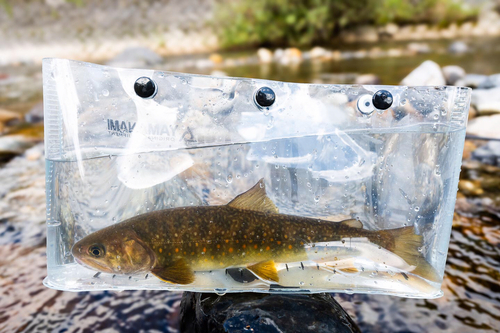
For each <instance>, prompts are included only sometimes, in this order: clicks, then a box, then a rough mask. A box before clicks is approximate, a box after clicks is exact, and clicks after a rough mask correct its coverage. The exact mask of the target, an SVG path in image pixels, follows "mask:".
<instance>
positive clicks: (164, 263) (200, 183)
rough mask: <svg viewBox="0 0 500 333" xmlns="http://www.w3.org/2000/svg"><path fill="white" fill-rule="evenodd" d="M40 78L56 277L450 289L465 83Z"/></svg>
mask: <svg viewBox="0 0 500 333" xmlns="http://www.w3.org/2000/svg"><path fill="white" fill-rule="evenodd" d="M43 78H44V107H45V146H46V152H45V154H46V160H47V164H46V172H47V175H46V182H47V229H48V236H47V242H48V247H47V260H48V276H47V278H46V279H45V281H44V283H45V285H46V286H48V287H51V288H56V289H61V290H71V291H81V290H98V289H171V290H195V291H215V292H219V293H224V292H242V291H256V292H300V293H309V292H311V293H312V292H325V291H331V292H348V293H373V294H390V295H397V296H406V297H425V298H432V297H439V296H440V295H441V291H440V285H441V282H442V277H443V273H444V266H445V261H446V254H447V249H448V243H449V237H450V230H451V225H452V217H453V208H454V203H455V195H456V190H457V183H458V176H459V172H460V164H461V154H462V149H463V142H464V138H465V127H466V122H467V112H468V108H469V101H470V89H468V88H462V87H445V86H442V87H402V86H372V85H370V86H361V85H317V84H297V83H285V82H276V81H266V80H254V79H240V78H220V77H209V76H201V75H189V74H181V73H170V72H162V71H154V70H136V69H118V68H111V67H105V66H100V65H94V64H88V63H83V62H77V61H70V60H63V59H45V60H44V63H43ZM141 96H142V97H141ZM97 272H101V273H102V274H99V273H97ZM96 273H97V274H96Z"/></svg>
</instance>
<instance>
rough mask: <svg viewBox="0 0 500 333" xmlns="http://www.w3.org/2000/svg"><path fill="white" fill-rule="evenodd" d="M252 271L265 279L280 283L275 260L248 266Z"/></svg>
mask: <svg viewBox="0 0 500 333" xmlns="http://www.w3.org/2000/svg"><path fill="white" fill-rule="evenodd" d="M247 268H248V269H249V270H250V271H252V273H254V274H255V275H257V276H258V277H260V278H262V279H264V280H271V281H274V282H276V283H279V282H280V281H279V280H280V279H279V277H278V271H277V270H276V265H275V263H274V260H269V261H262V262H259V263H256V264H254V265H251V266H248V267H247Z"/></svg>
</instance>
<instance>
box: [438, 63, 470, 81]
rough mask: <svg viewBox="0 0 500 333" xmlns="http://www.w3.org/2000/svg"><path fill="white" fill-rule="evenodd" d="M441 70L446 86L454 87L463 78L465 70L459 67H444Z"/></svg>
mask: <svg viewBox="0 0 500 333" xmlns="http://www.w3.org/2000/svg"><path fill="white" fill-rule="evenodd" d="M442 70H443V75H444V78H445V80H446V84H450V85H454V84H455V82H457V81H458V80H461V79H463V78H464V77H465V70H464V69H463V68H462V67H460V66H444V67H443V69H442Z"/></svg>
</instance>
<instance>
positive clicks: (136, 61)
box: [106, 47, 163, 68]
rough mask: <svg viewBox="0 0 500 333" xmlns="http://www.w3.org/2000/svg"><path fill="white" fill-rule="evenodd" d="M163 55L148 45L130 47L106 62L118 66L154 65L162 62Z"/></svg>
mask: <svg viewBox="0 0 500 333" xmlns="http://www.w3.org/2000/svg"><path fill="white" fill-rule="evenodd" d="M162 61H163V59H162V57H161V56H159V55H158V54H157V53H156V52H154V51H152V50H150V49H148V48H146V47H129V48H127V49H125V50H124V51H123V52H121V53H120V54H118V55H117V56H116V57H114V58H112V59H111V60H109V61H108V62H107V63H106V64H107V65H109V66H116V67H139V68H140V67H152V66H155V65H158V64H160V63H161V62H162Z"/></svg>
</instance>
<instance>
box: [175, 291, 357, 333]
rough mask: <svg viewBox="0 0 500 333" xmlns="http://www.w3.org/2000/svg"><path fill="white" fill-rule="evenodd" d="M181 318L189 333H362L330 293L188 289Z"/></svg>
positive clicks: (183, 298)
mask: <svg viewBox="0 0 500 333" xmlns="http://www.w3.org/2000/svg"><path fill="white" fill-rule="evenodd" d="M180 317H181V319H180V331H181V332H189V333H197V332H200V333H201V332H212V333H217V332H221V333H222V332H264V333H266V332H267V333H271V332H273V333H274V332H276V333H278V332H315V333H322V332H324V333H326V332H328V333H335V332H360V330H359V328H358V326H357V325H356V324H355V323H354V322H353V320H352V319H351V318H350V317H349V315H348V314H347V313H346V312H345V310H344V309H343V308H342V307H341V306H340V305H339V304H338V303H337V302H336V301H335V300H334V299H333V297H332V296H331V295H330V294H312V295H279V294H257V293H241V294H226V295H224V296H217V295H215V294H203V293H192V292H185V293H184V295H183V297H182V301H181V309H180Z"/></svg>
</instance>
